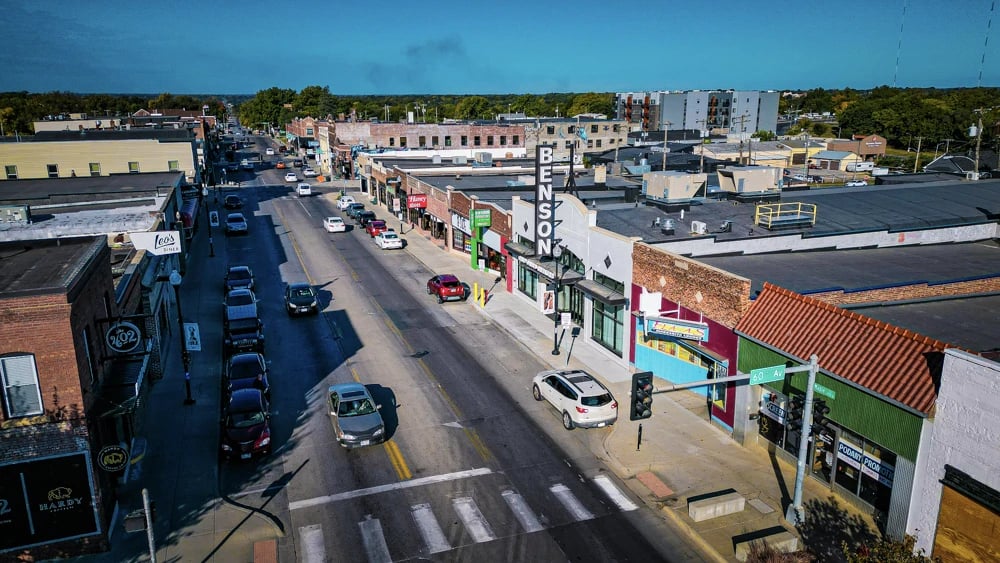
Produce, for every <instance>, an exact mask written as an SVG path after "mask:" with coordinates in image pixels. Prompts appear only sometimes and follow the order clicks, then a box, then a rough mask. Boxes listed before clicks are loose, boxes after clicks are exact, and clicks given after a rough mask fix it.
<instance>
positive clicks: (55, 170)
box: [45, 164, 59, 178]
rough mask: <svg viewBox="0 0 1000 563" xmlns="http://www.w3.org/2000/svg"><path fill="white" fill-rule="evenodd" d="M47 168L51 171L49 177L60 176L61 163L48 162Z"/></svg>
mask: <svg viewBox="0 0 1000 563" xmlns="http://www.w3.org/2000/svg"><path fill="white" fill-rule="evenodd" d="M45 168H46V169H47V170H48V172H49V178H58V177H59V165H58V164H46V165H45Z"/></svg>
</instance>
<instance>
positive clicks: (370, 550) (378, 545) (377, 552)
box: [358, 515, 392, 563]
mask: <svg viewBox="0 0 1000 563" xmlns="http://www.w3.org/2000/svg"><path fill="white" fill-rule="evenodd" d="M358 526H359V527H360V528H361V542H362V543H363V544H364V545H365V553H366V554H368V563H392V556H391V555H389V546H388V545H386V543H385V534H383V533H382V524H381V523H380V522H379V521H378V518H372V517H371V515H368V516H367V517H366V519H365V520H362V521H361V522H358Z"/></svg>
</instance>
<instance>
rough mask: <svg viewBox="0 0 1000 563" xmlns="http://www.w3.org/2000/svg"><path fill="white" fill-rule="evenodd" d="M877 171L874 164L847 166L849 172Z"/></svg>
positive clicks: (857, 163) (856, 163)
mask: <svg viewBox="0 0 1000 563" xmlns="http://www.w3.org/2000/svg"><path fill="white" fill-rule="evenodd" d="M872 170H875V163H874V162H864V161H862V162H851V163H848V164H847V171H848V172H871V171H872Z"/></svg>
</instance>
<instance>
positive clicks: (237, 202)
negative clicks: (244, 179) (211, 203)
mask: <svg viewBox="0 0 1000 563" xmlns="http://www.w3.org/2000/svg"><path fill="white" fill-rule="evenodd" d="M222 205H223V207H225V208H226V209H239V208H241V207H243V200H242V199H240V196H238V195H227V196H226V197H225V199H223V200H222Z"/></svg>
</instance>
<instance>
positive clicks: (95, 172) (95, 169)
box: [89, 162, 101, 176]
mask: <svg viewBox="0 0 1000 563" xmlns="http://www.w3.org/2000/svg"><path fill="white" fill-rule="evenodd" d="M89 166H90V175H91V176H100V175H101V163H100V162H91V163H90V164H89Z"/></svg>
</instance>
